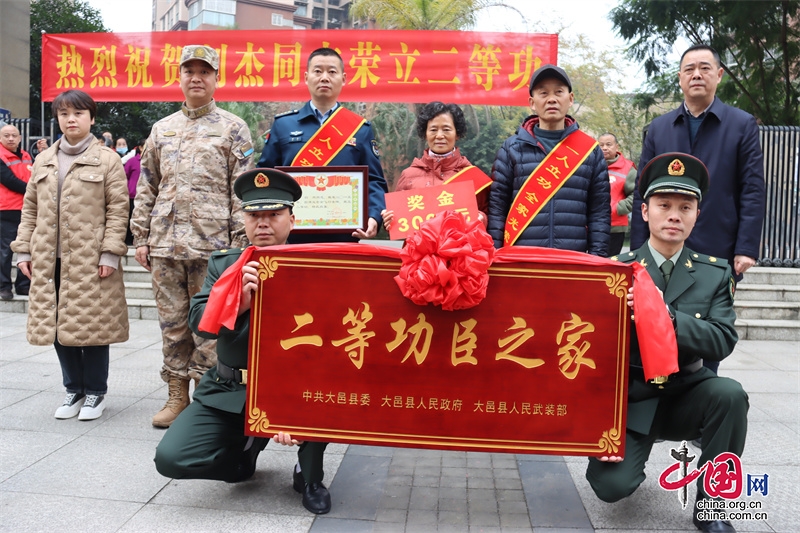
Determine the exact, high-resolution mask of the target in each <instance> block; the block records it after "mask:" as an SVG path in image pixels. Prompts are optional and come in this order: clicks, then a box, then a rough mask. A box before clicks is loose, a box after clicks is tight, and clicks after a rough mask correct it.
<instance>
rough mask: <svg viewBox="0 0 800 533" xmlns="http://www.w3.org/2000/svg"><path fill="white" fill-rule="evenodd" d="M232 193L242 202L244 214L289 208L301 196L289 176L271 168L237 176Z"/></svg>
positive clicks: (257, 169)
mask: <svg viewBox="0 0 800 533" xmlns="http://www.w3.org/2000/svg"><path fill="white" fill-rule="evenodd" d="M233 192H234V193H236V196H238V197H239V199H240V200H241V201H242V210H243V211H244V212H245V213H249V212H252V211H277V210H279V209H285V208H287V207H289V208H291V207H293V206H294V204H295V202H296V201H297V200H299V199H300V197H301V196H302V195H303V191H302V189H300V185H298V183H297V182H296V181H295V180H294V179H293V178H292V177H291V176H290V175H288V174H286V173H285V172H281V171H280V170H275V169H273V168H254V169H252V170H248V171H247V172H243V173H241V174H239V177H238V178H236V181H235V182H234V183H233Z"/></svg>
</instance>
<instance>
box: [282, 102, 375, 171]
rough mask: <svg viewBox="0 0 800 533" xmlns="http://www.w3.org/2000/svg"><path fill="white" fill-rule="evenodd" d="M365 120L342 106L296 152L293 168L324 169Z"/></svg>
mask: <svg viewBox="0 0 800 533" xmlns="http://www.w3.org/2000/svg"><path fill="white" fill-rule="evenodd" d="M364 122H366V120H364V118H363V117H361V116H360V115H357V114H356V113H353V112H352V111H350V110H349V109H346V108H345V107H344V106H339V109H337V110H336V111H334V112H333V114H332V115H331V116H330V118H328V120H326V121H325V122H323V123H322V125H321V126H320V128H319V129H318V130H317V132H316V133H315V134H314V135H313V136H312V137H311V138H310V139H309V140H308V142H307V143H306V144H305V145H304V146H303V147H302V148H301V149H300V151H299V152H297V155H296V156H294V159H293V160H292V165H291V166H293V167H316V166H321V167H324V166H325V165H327V164H328V163H330V162H331V160H332V159H333V158H334V157H336V154H338V153H339V152H340V151H341V150H342V148H344V146H345V145H346V144H348V143H349V142H351V141H350V139H352V138H353V136H354V135H355V134H356V132H357V131H358V128H360V127H361V125H362V124H364Z"/></svg>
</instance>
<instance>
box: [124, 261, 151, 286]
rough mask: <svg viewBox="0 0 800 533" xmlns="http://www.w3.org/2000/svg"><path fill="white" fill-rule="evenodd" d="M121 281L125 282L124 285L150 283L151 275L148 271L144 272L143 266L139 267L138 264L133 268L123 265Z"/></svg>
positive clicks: (132, 266)
mask: <svg viewBox="0 0 800 533" xmlns="http://www.w3.org/2000/svg"><path fill="white" fill-rule="evenodd" d="M134 262H135V261H134ZM122 279H124V280H125V283H128V282H133V283H150V282H151V281H150V280H151V279H152V274H150V272H149V271H148V270H146V269H145V268H144V267H143V266H141V265H139V264H138V263H137V264H136V265H135V266H134V265H123V266H122Z"/></svg>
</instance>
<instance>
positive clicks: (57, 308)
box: [11, 90, 128, 420]
mask: <svg viewBox="0 0 800 533" xmlns="http://www.w3.org/2000/svg"><path fill="white" fill-rule="evenodd" d="M96 111H97V106H96V105H95V103H94V101H93V100H92V98H91V97H90V96H89V95H88V94H86V93H85V92H83V91H78V90H70V91H66V92H63V93H61V94H60V95H58V96H57V97H56V98H55V100H53V112H54V114H56V115H57V117H58V125H59V127H60V128H61V131H62V132H63V136H62V138H61V139H60V140H59V141H57V142H56V143H55V144H54V145H53V146H52V147H50V148H48V149H47V150H46V151H44V152H42V153H41V154H39V156H38V157H37V158H36V161H35V162H34V165H33V171H32V172H31V179H30V182H29V183H28V188H27V190H26V192H25V200H24V203H23V206H22V217H21V218H22V219H21V222H20V225H19V231H18V232H17V239H16V240H15V241H14V242H13V243H12V244H11V248H12V250H14V251H15V252H16V253H17V267H18V268H19V270H20V272H22V273H23V274H24V275H26V276H28V277H29V278H31V288H30V297H29V304H28V330H27V332H28V342H30V343H31V344H34V345H46V344H50V343H53V344H54V346H55V350H56V354H58V359H59V362H60V363H61V373H62V376H63V378H64V387H65V388H66V389H67V396H66V399H65V400H64V403H63V404H62V405H61V406H60V407H59V408H58V409H57V410H56V413H55V417H56V418H72V417H74V416H75V415H78V414H79V417H78V418H79V420H93V419H95V418H98V417H99V416H100V415H101V414H102V413H103V409H104V408H105V401H104V400H105V394H106V392H107V382H108V356H109V353H108V352H109V350H108V345H109V344H110V343H112V342H124V341H126V340H127V339H128V308H127V303H126V301H125V287H124V285H123V282H122V269H121V267H120V256H122V255H123V254H125V252H126V251H127V246H126V245H125V229H126V227H127V225H128V188H127V184H126V179H125V171H124V170H123V168H122V163H121V162H120V158H119V156H118V155H117V154H116V153H114V152H113V151H112V150H109V149H108V148H105V147H104V146H103V145H102V144H99V143H98V142H97V140H96V139H95V138H94V136H93V135H92V133H91V126H92V124H94V117H95V114H96Z"/></svg>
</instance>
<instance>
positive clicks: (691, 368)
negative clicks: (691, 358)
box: [678, 359, 703, 376]
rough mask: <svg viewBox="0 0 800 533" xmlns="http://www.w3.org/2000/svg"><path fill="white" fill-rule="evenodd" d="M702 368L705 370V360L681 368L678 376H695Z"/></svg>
mask: <svg viewBox="0 0 800 533" xmlns="http://www.w3.org/2000/svg"><path fill="white" fill-rule="evenodd" d="M701 368H703V360H702V359H698V360H697V361H695V362H694V363H689V364H688V365H686V366H684V367H681V369H680V370H679V371H678V375H681V376H686V375H689V374H694V373H695V372H697V371H698V370H700V369H701Z"/></svg>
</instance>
